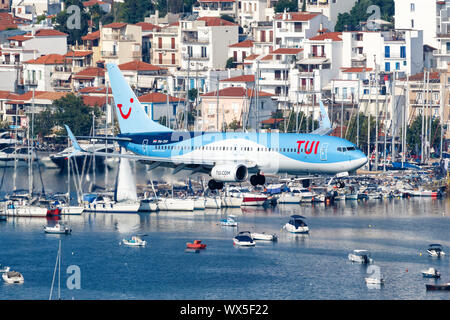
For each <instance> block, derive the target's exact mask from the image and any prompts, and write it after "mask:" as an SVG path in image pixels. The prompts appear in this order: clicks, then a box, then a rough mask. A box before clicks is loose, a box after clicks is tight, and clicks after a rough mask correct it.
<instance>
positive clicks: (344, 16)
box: [334, 0, 395, 32]
mask: <svg viewBox="0 0 450 320" xmlns="http://www.w3.org/2000/svg"><path fill="white" fill-rule="evenodd" d="M371 5H376V6H378V7H379V8H380V10H381V19H383V20H386V21H390V22H392V21H393V16H394V13H395V3H394V0H360V1H358V2H357V3H356V4H355V5H354V6H353V8H352V9H351V10H350V12H346V13H340V14H339V15H338V20H337V22H336V26H335V27H334V29H335V31H338V32H341V31H346V30H348V31H357V30H360V29H361V26H360V24H361V22H366V21H367V19H368V18H369V17H370V16H371V15H372V13H367V8H368V7H369V6H371Z"/></svg>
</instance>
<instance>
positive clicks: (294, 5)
mask: <svg viewBox="0 0 450 320" xmlns="http://www.w3.org/2000/svg"><path fill="white" fill-rule="evenodd" d="M284 9H286V11H288V12H297V11H298V1H297V0H279V1H278V2H277V4H276V5H275V12H276V13H279V12H284Z"/></svg>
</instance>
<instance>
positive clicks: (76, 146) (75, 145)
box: [64, 124, 85, 158]
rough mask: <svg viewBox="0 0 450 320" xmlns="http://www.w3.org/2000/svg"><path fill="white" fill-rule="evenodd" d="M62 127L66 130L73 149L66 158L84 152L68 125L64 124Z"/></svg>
mask: <svg viewBox="0 0 450 320" xmlns="http://www.w3.org/2000/svg"><path fill="white" fill-rule="evenodd" d="M64 127H65V128H66V130H67V135H68V136H69V138H70V141H71V142H72V146H73V149H74V151H73V152H72V153H71V154H70V155H68V156H67V158H71V157H73V156H75V155H77V154H79V153H81V152H85V150H83V149H82V148H81V147H80V145H79V144H78V141H77V139H76V138H75V136H74V135H73V133H72V130H70V128H69V126H68V125H66V124H65V125H64Z"/></svg>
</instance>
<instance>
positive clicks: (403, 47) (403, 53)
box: [400, 46, 406, 58]
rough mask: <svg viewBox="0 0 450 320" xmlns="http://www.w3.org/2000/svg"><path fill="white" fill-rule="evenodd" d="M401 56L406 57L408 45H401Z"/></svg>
mask: <svg viewBox="0 0 450 320" xmlns="http://www.w3.org/2000/svg"><path fill="white" fill-rule="evenodd" d="M400 58H406V47H405V46H401V47H400Z"/></svg>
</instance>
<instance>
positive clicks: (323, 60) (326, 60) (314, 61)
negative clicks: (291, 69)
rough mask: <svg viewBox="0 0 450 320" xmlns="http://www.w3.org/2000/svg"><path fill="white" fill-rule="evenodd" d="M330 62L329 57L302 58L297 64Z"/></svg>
mask: <svg viewBox="0 0 450 320" xmlns="http://www.w3.org/2000/svg"><path fill="white" fill-rule="evenodd" d="M326 62H329V60H328V59H327V58H320V57H318V58H307V59H303V60H300V61H299V62H297V64H323V63H326Z"/></svg>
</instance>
